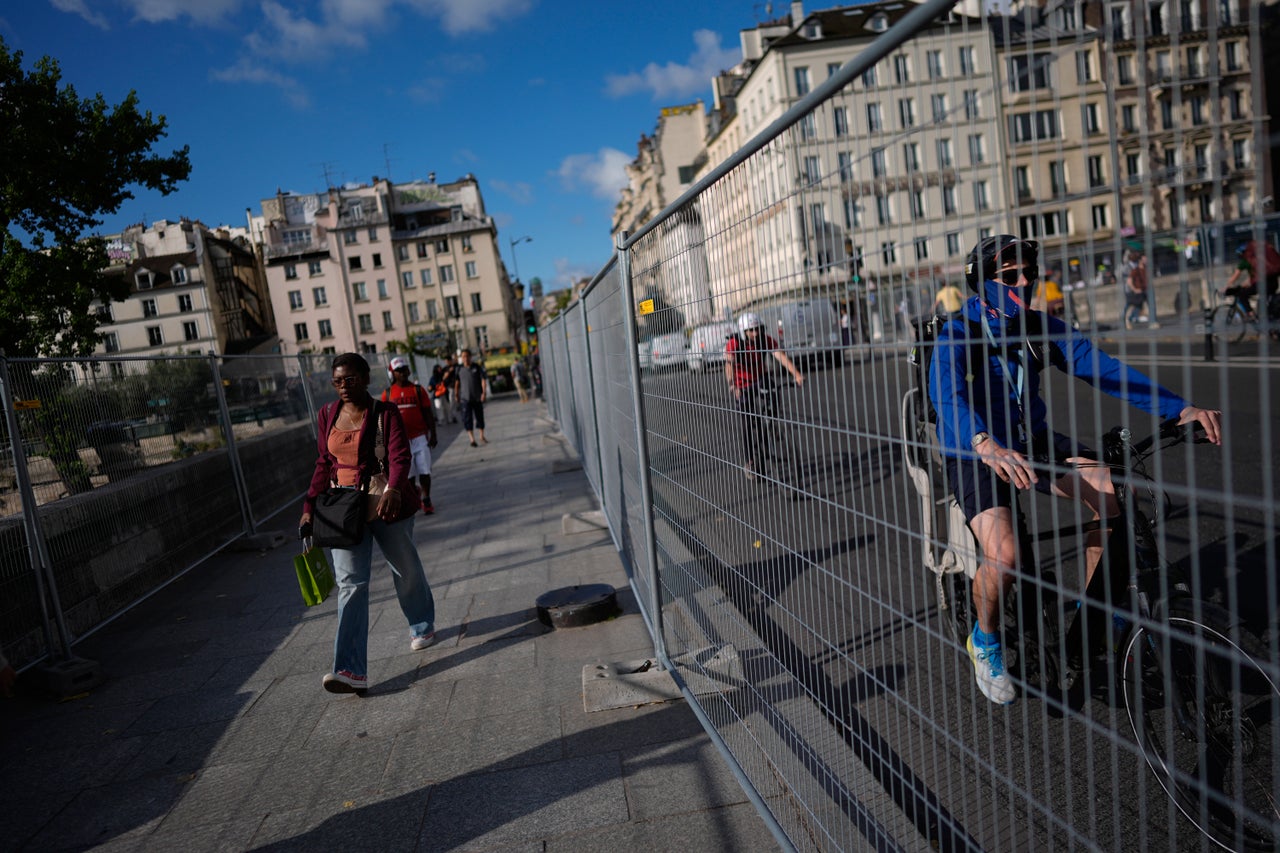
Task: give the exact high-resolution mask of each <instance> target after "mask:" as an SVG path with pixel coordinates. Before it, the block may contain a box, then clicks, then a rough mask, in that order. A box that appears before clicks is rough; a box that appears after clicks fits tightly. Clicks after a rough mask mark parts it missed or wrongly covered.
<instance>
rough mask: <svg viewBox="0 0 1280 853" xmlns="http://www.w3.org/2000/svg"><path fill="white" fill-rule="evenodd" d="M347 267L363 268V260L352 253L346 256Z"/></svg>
mask: <svg viewBox="0 0 1280 853" xmlns="http://www.w3.org/2000/svg"><path fill="white" fill-rule="evenodd" d="M347 269H349V270H362V269H364V261H362V260H360V256H359V255H353V256H352V257H350V258H347Z"/></svg>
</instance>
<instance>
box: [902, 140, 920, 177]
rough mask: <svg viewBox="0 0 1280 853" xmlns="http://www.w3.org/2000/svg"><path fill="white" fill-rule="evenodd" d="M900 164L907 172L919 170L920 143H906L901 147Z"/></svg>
mask: <svg viewBox="0 0 1280 853" xmlns="http://www.w3.org/2000/svg"><path fill="white" fill-rule="evenodd" d="M902 164H903V166H904V167H905V168H906V170H907V171H908V172H918V171H919V170H920V143H918V142H908V143H907V144H906V145H903V146H902Z"/></svg>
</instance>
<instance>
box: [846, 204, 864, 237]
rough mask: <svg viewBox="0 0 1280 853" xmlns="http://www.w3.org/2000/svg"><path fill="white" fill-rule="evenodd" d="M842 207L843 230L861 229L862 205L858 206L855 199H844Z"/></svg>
mask: <svg viewBox="0 0 1280 853" xmlns="http://www.w3.org/2000/svg"><path fill="white" fill-rule="evenodd" d="M843 207H844V227H845V229H846V230H848V229H850V228H860V227H862V205H860V204H858V202H857V199H852V198H846V199H845V200H844V205H843Z"/></svg>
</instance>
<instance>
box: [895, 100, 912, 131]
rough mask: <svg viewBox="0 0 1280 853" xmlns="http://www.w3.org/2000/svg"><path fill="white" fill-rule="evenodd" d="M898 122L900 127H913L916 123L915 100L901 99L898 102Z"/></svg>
mask: <svg viewBox="0 0 1280 853" xmlns="http://www.w3.org/2000/svg"><path fill="white" fill-rule="evenodd" d="M898 122H899V123H900V124H901V125H902V127H903V128H904V129H905V128H908V127H914V126H915V123H916V99H915V98H902V99H900V100H899V101H898Z"/></svg>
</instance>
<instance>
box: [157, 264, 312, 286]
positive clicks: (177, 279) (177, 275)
mask: <svg viewBox="0 0 1280 853" xmlns="http://www.w3.org/2000/svg"><path fill="white" fill-rule="evenodd" d="M169 277H170V278H171V279H172V280H173V283H174V284H186V283H187V268H186V267H174V268H173V269H172V270H170V271H169ZM295 277H296V276H295Z"/></svg>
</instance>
